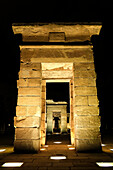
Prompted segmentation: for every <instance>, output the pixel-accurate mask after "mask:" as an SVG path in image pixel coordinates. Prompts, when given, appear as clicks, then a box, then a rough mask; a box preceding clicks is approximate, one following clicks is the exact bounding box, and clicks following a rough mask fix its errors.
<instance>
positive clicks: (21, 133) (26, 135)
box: [15, 127, 40, 140]
mask: <svg viewBox="0 0 113 170" xmlns="http://www.w3.org/2000/svg"><path fill="white" fill-rule="evenodd" d="M15 138H16V140H18V139H24V140H27V139H40V128H26V127H25V128H16V129H15Z"/></svg>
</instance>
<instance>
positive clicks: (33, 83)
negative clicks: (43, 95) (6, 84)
mask: <svg viewBox="0 0 113 170" xmlns="http://www.w3.org/2000/svg"><path fill="white" fill-rule="evenodd" d="M40 85H41V80H40V79H36V78H33V79H30V78H29V79H28V86H29V87H30V86H31V87H32V86H33V87H40Z"/></svg>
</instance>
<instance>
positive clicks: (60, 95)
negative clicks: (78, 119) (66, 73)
mask: <svg viewBox="0 0 113 170" xmlns="http://www.w3.org/2000/svg"><path fill="white" fill-rule="evenodd" d="M69 86H70V84H69V81H68V82H48V81H46V120H47V122H46V123H47V126H46V127H47V128H46V143H47V144H52V143H54V141H55V140H56V141H59V140H60V141H62V143H63V144H70V87H69Z"/></svg>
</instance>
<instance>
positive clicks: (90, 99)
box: [88, 96, 99, 106]
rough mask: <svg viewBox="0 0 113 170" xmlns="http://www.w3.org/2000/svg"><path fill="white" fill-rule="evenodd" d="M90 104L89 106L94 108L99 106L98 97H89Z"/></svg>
mask: <svg viewBox="0 0 113 170" xmlns="http://www.w3.org/2000/svg"><path fill="white" fill-rule="evenodd" d="M88 104H89V106H93V105H97V106H98V105H99V101H98V98H97V96H88Z"/></svg>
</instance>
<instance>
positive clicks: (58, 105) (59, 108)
mask: <svg viewBox="0 0 113 170" xmlns="http://www.w3.org/2000/svg"><path fill="white" fill-rule="evenodd" d="M46 103H47V110H46V119H47V129H46V131H47V132H50V133H53V132H57V133H58V132H59V133H64V132H67V102H54V101H53V100H47V102H46Z"/></svg>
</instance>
